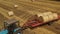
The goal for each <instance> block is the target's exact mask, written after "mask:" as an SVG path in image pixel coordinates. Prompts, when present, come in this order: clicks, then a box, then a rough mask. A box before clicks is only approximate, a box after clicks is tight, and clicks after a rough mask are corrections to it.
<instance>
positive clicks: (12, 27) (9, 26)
mask: <svg viewBox="0 0 60 34" xmlns="http://www.w3.org/2000/svg"><path fill="white" fill-rule="evenodd" d="M0 34H21V28H20V25H19V21H18V20H16V19H9V20H6V21H5V22H4V30H2V31H0Z"/></svg>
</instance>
